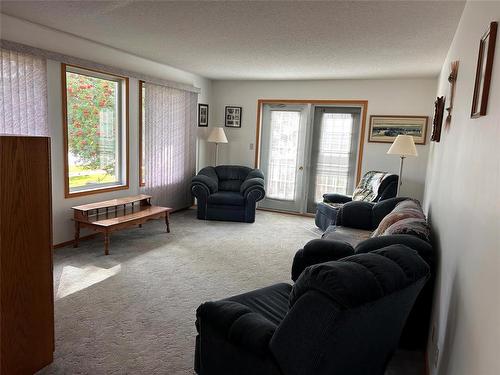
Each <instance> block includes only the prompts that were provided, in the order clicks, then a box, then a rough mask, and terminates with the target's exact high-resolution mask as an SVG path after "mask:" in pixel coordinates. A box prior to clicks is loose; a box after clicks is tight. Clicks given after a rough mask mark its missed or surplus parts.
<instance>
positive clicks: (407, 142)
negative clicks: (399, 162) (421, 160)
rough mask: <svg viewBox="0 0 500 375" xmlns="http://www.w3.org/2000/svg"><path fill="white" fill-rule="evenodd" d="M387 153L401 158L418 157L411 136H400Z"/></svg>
mask: <svg viewBox="0 0 500 375" xmlns="http://www.w3.org/2000/svg"><path fill="white" fill-rule="evenodd" d="M387 153H388V154H392V155H400V156H418V153H417V148H416V147H415V141H414V140H413V137H412V136H411V135H398V136H397V137H396V139H395V140H394V143H393V144H392V146H391V148H390V149H389V151H387Z"/></svg>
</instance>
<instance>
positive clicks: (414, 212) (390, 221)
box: [372, 199, 425, 237]
mask: <svg viewBox="0 0 500 375" xmlns="http://www.w3.org/2000/svg"><path fill="white" fill-rule="evenodd" d="M410 218H412V219H420V220H424V221H425V215H424V213H423V211H422V208H421V207H420V203H419V202H418V201H416V200H413V199H408V200H404V201H402V202H399V203H398V204H397V205H396V207H394V209H393V210H392V212H391V213H390V214H388V215H386V216H385V217H384V218H383V219H382V221H381V222H380V224H379V225H378V227H377V229H376V230H375V231H374V232H373V234H372V237H377V236H381V235H383V234H385V232H386V231H387V230H388V228H389V227H391V226H392V225H394V224H395V223H397V222H399V221H401V220H404V219H410Z"/></svg>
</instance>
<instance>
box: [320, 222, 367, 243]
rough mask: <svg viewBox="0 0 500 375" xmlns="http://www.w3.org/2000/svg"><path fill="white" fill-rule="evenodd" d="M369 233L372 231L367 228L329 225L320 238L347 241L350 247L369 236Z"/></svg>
mask: <svg viewBox="0 0 500 375" xmlns="http://www.w3.org/2000/svg"><path fill="white" fill-rule="evenodd" d="M371 234H372V232H371V231H369V230H364V229H356V228H350V227H344V226H336V225H330V226H329V227H328V228H327V230H326V231H325V233H323V236H321V238H322V239H326V240H336V241H343V242H347V243H348V244H350V245H351V246H352V247H355V246H356V245H357V244H358V243H360V242H361V241H364V240H366V239H368V238H370V235H371Z"/></svg>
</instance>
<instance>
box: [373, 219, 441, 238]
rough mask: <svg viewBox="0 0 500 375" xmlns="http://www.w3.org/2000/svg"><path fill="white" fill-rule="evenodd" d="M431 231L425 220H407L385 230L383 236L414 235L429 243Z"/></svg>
mask: <svg viewBox="0 0 500 375" xmlns="http://www.w3.org/2000/svg"><path fill="white" fill-rule="evenodd" d="M430 233H431V230H430V228H429V224H427V221H426V220H425V219H415V218H407V219H403V220H399V221H397V222H395V223H394V224H392V225H391V226H390V227H389V228H387V229H386V230H385V232H384V233H383V236H388V235H391V234H412V235H414V236H417V237H418V238H420V239H422V240H424V241H427V242H429V240H430Z"/></svg>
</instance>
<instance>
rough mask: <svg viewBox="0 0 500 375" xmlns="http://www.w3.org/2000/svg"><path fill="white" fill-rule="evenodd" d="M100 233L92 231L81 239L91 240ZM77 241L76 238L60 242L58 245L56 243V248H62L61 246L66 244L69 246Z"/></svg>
mask: <svg viewBox="0 0 500 375" xmlns="http://www.w3.org/2000/svg"><path fill="white" fill-rule="evenodd" d="M99 234H101V233H97V232H96V233H91V234H87V235H85V236H81V237H80V239H79V241H81V240H90V239H91V238H95V237H97V236H98V235H99ZM74 243H75V240H69V241H64V242H61V243H58V244H56V245H54V249H60V248H61V247H66V246H69V245H73V244H74Z"/></svg>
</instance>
